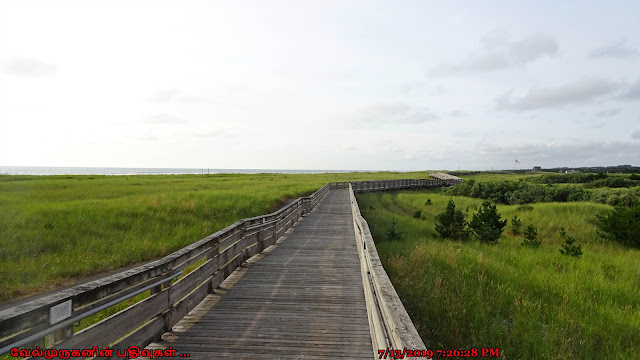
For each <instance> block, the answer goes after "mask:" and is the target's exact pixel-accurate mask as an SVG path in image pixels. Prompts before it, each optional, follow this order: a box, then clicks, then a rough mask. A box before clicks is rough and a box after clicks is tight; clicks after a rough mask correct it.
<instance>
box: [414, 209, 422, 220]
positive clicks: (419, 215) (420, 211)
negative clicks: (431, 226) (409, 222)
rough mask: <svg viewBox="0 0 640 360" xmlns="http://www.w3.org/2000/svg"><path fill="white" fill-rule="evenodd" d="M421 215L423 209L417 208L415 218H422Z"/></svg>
mask: <svg viewBox="0 0 640 360" xmlns="http://www.w3.org/2000/svg"><path fill="white" fill-rule="evenodd" d="M421 217H422V210H416V212H414V213H413V218H414V219H420V218H421Z"/></svg>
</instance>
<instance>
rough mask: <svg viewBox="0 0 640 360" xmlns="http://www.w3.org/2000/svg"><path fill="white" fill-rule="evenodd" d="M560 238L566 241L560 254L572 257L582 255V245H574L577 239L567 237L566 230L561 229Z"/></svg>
mask: <svg viewBox="0 0 640 360" xmlns="http://www.w3.org/2000/svg"><path fill="white" fill-rule="evenodd" d="M560 237H561V238H563V239H564V244H562V249H560V254H562V255H571V256H580V255H582V245H580V244H574V243H575V242H576V239H574V238H573V236H570V235H567V231H566V230H565V229H564V227H563V228H561V229H560Z"/></svg>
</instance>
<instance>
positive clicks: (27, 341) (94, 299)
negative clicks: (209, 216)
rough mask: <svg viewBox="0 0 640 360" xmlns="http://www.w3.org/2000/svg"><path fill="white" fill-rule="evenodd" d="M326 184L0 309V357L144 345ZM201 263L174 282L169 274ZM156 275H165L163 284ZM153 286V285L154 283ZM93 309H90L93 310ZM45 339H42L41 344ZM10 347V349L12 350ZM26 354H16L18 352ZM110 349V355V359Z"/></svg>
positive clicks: (316, 198)
mask: <svg viewBox="0 0 640 360" xmlns="http://www.w3.org/2000/svg"><path fill="white" fill-rule="evenodd" d="M329 187H330V185H329V184H327V185H325V186H323V187H322V188H321V189H319V190H318V191H316V192H315V193H313V194H312V195H311V196H308V197H302V198H299V199H297V200H295V201H293V202H291V203H290V204H288V205H286V206H285V207H283V208H282V209H280V210H278V211H276V212H273V213H271V214H268V215H263V216H257V217H254V218H250V219H243V220H240V221H238V222H236V223H235V224H233V225H230V226H228V227H226V228H224V229H222V230H220V231H218V232H216V233H215V234H212V235H210V236H207V237H206V238H204V239H202V240H200V241H198V242H195V243H193V244H191V245H189V246H187V247H185V248H182V249H180V250H178V251H176V252H174V253H172V254H170V255H167V256H165V257H164V258H162V259H159V260H156V261H153V262H151V263H148V264H145V265H142V266H139V267H137V268H134V269H131V270H127V271H124V272H121V273H119V274H116V275H113V276H108V277H105V278H102V279H99V280H96V281H92V282H89V283H86V284H83V285H78V286H74V287H71V288H69V289H65V290H61V291H57V292H55V293H53V294H50V295H47V296H44V297H41V298H38V299H35V300H32V301H29V302H26V303H24V304H20V305H17V306H15V307H12V308H8V309H6V310H3V311H0V349H1V352H0V355H2V354H4V353H8V352H10V349H12V348H14V347H22V348H25V349H36V348H37V349H39V350H44V349H45V348H53V349H90V348H91V349H93V348H94V347H97V349H104V348H105V347H106V346H110V348H111V349H126V348H128V347H129V346H139V347H144V346H146V345H147V344H149V343H151V342H152V341H153V340H155V339H158V338H159V337H160V336H161V335H162V334H163V333H164V332H166V331H169V330H170V329H171V328H172V327H173V326H174V325H175V324H176V323H177V322H178V321H179V320H180V319H182V318H183V317H184V316H185V315H186V314H187V313H188V312H189V311H191V310H192V309H193V308H194V307H195V306H196V305H197V304H198V303H200V301H202V299H204V298H205V297H206V296H207V295H208V294H209V293H211V292H212V290H213V289H215V288H216V287H217V286H218V285H219V284H220V283H221V282H222V281H223V280H224V279H225V278H227V276H229V275H230V274H231V273H232V272H233V271H234V270H235V269H236V268H238V266H240V264H242V263H243V262H244V261H245V260H247V259H248V258H249V257H251V256H253V255H254V254H256V253H259V252H261V251H262V250H264V249H265V248H266V247H268V246H270V245H272V244H273V243H275V242H276V240H277V239H279V238H280V237H281V236H282V235H284V233H285V232H286V231H287V230H288V229H289V228H291V226H293V224H295V223H296V221H298V219H300V218H301V217H302V216H304V215H306V214H307V213H309V212H310V211H311V210H313V208H314V207H315V206H316V205H317V204H318V203H319V202H320V201H321V200H322V198H323V197H324V196H325V195H326V194H327V192H328V191H329ZM196 262H203V263H202V264H201V265H199V266H198V267H197V268H196V269H195V270H193V271H191V272H190V273H188V274H187V275H185V276H183V277H182V278H180V279H179V280H177V281H174V282H171V281H169V280H170V279H168V278H170V277H176V274H177V273H178V272H180V271H182V270H183V269H185V268H186V267H188V266H190V265H192V264H194V263H196ZM163 280H167V281H166V282H164V283H162V281H163ZM155 284H159V285H155ZM149 285H154V287H153V288H152V289H151V296H149V297H147V298H146V299H144V300H142V301H139V302H137V303H135V304H133V305H131V306H129V307H128V308H126V309H124V310H122V311H120V312H118V313H116V314H114V315H112V316H110V317H108V318H106V319H104V320H102V321H100V322H98V323H96V324H93V325H91V326H90V327H87V328H86V329H83V330H81V331H78V332H76V333H73V323H71V324H69V326H65V327H63V328H62V329H58V330H56V331H55V332H53V333H52V332H51V331H49V330H50V329H52V327H56V324H58V326H57V327H60V326H59V325H60V324H63V325H64V322H65V321H67V322H69V320H72V321H75V320H74V319H79V318H82V317H83V315H86V314H89V313H93V312H95V310H96V309H101V308H102V307H104V305H105V304H106V305H108V306H111V305H112V304H115V303H118V302H119V300H124V299H126V298H128V297H131V296H130V295H131V294H134V293H136V292H140V290H144V289H145V288H148V287H149ZM92 310H94V311H92ZM46 338H47V339H48V341H46ZM14 351H15V350H14ZM25 355H38V354H37V353H36V354H27V353H26V352H24V351H23V353H22V354H21V355H20V356H25ZM116 357H117V353H113V358H116Z"/></svg>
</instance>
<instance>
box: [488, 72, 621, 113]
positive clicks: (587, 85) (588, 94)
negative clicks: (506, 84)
mask: <svg viewBox="0 0 640 360" xmlns="http://www.w3.org/2000/svg"><path fill="white" fill-rule="evenodd" d="M620 87H621V85H620V84H619V83H616V82H612V81H607V80H602V79H581V80H578V81H574V82H571V83H566V84H563V85H559V86H557V87H550V88H533V89H531V90H529V92H528V93H526V94H525V95H522V96H514V95H513V91H510V92H507V93H506V94H504V95H503V96H501V97H500V98H498V101H497V102H498V106H497V108H498V109H499V110H533V109H541V108H550V107H562V106H567V105H574V104H580V103H585V102H589V101H594V100H597V99H598V98H600V97H602V96H603V95H607V94H610V93H612V92H614V91H616V90H619V89H620Z"/></svg>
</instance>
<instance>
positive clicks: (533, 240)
mask: <svg viewBox="0 0 640 360" xmlns="http://www.w3.org/2000/svg"><path fill="white" fill-rule="evenodd" d="M522 245H526V246H530V247H534V248H537V247H539V246H540V239H538V229H536V227H535V226H533V225H531V224H529V225H527V226H526V227H525V228H524V241H523V242H522Z"/></svg>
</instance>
